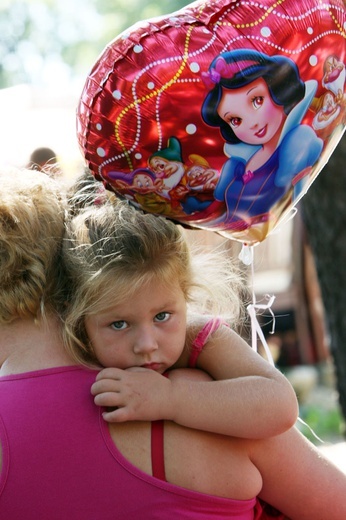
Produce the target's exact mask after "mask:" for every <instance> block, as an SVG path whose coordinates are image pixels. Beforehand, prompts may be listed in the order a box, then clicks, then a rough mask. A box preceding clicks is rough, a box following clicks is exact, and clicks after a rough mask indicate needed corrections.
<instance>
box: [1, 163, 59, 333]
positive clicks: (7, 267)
mask: <svg viewBox="0 0 346 520" xmlns="http://www.w3.org/2000/svg"><path fill="white" fill-rule="evenodd" d="M0 186H1V188H0V323H3V324H6V323H10V322H12V321H13V320H15V319H18V318H34V319H38V318H40V317H44V316H45V313H46V311H50V312H51V311H53V310H55V309H58V308H59V307H60V305H62V300H63V276H62V274H61V272H60V268H59V255H60V252H61V246H62V238H63V235H64V218H65V210H66V201H65V198H64V195H63V193H62V191H63V190H62V187H61V186H59V185H58V184H57V183H56V181H54V180H53V179H51V178H49V177H48V176H47V175H45V174H44V173H41V172H38V171H29V170H24V169H23V170H22V169H16V168H9V169H4V170H3V171H0Z"/></svg>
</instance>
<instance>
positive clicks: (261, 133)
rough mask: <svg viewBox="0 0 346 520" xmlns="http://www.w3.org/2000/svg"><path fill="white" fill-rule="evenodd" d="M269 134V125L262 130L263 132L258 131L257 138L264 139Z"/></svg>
mask: <svg viewBox="0 0 346 520" xmlns="http://www.w3.org/2000/svg"><path fill="white" fill-rule="evenodd" d="M266 133H267V125H265V126H264V127H263V128H261V130H258V132H256V133H255V136H256V137H260V138H262V137H264V136H265V135H266Z"/></svg>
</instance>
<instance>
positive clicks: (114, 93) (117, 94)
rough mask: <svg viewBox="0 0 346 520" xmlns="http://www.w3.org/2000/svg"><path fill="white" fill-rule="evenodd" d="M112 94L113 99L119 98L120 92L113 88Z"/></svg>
mask: <svg viewBox="0 0 346 520" xmlns="http://www.w3.org/2000/svg"><path fill="white" fill-rule="evenodd" d="M112 96H113V97H114V99H121V92H120V90H113V92H112Z"/></svg>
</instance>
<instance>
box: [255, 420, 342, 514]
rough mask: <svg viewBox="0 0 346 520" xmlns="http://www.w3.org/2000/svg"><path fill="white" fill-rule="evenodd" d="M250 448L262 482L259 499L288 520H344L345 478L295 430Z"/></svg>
mask: <svg viewBox="0 0 346 520" xmlns="http://www.w3.org/2000/svg"><path fill="white" fill-rule="evenodd" d="M251 445H252V453H251V459H252V461H253V463H254V464H255V465H256V467H257V468H258V469H259V471H260V473H261V475H262V479H263V488H262V491H261V493H260V495H259V496H260V498H263V499H264V500H265V501H266V502H268V503H270V504H271V505H273V506H274V507H276V508H277V509H279V510H280V511H281V512H282V513H284V514H285V515H287V517H289V518H290V519H291V520H329V519H331V518H333V520H344V519H345V518H346V496H345V491H346V475H345V474H344V473H342V472H341V471H340V470H339V469H338V468H337V467H336V466H334V465H333V464H332V463H331V462H330V461H328V460H327V459H326V458H325V457H323V455H321V453H320V452H319V451H318V450H317V448H315V447H314V446H313V445H312V444H311V443H310V442H309V441H308V440H307V439H305V437H303V435H302V434H301V433H300V432H299V431H298V430H297V429H296V428H291V429H290V430H289V431H288V432H286V433H284V434H282V435H279V436H277V437H273V438H271V439H265V440H261V441H255V442H253V443H252V444H251ZM268 454H270V456H268Z"/></svg>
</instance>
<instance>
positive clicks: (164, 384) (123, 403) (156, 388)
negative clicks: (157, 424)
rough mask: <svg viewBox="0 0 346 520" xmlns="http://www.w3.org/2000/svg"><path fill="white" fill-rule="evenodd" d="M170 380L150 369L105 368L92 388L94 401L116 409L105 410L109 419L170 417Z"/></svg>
mask: <svg viewBox="0 0 346 520" xmlns="http://www.w3.org/2000/svg"><path fill="white" fill-rule="evenodd" d="M171 386H172V384H171V382H170V380H169V379H167V378H166V377H164V376H162V375H161V374H159V373H158V372H155V371H154V370H149V369H147V368H140V367H136V368H129V369H127V370H121V369H119V368H105V369H103V370H101V372H99V373H98V375H97V377H96V382H95V383H94V384H93V385H92V387H91V393H92V395H94V396H95V399H94V401H95V404H97V405H98V406H105V407H110V408H115V410H112V411H108V412H104V413H103V418H104V419H105V421H107V422H125V421H156V420H158V419H168V418H170V417H169V407H170V402H171V399H170V396H171Z"/></svg>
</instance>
